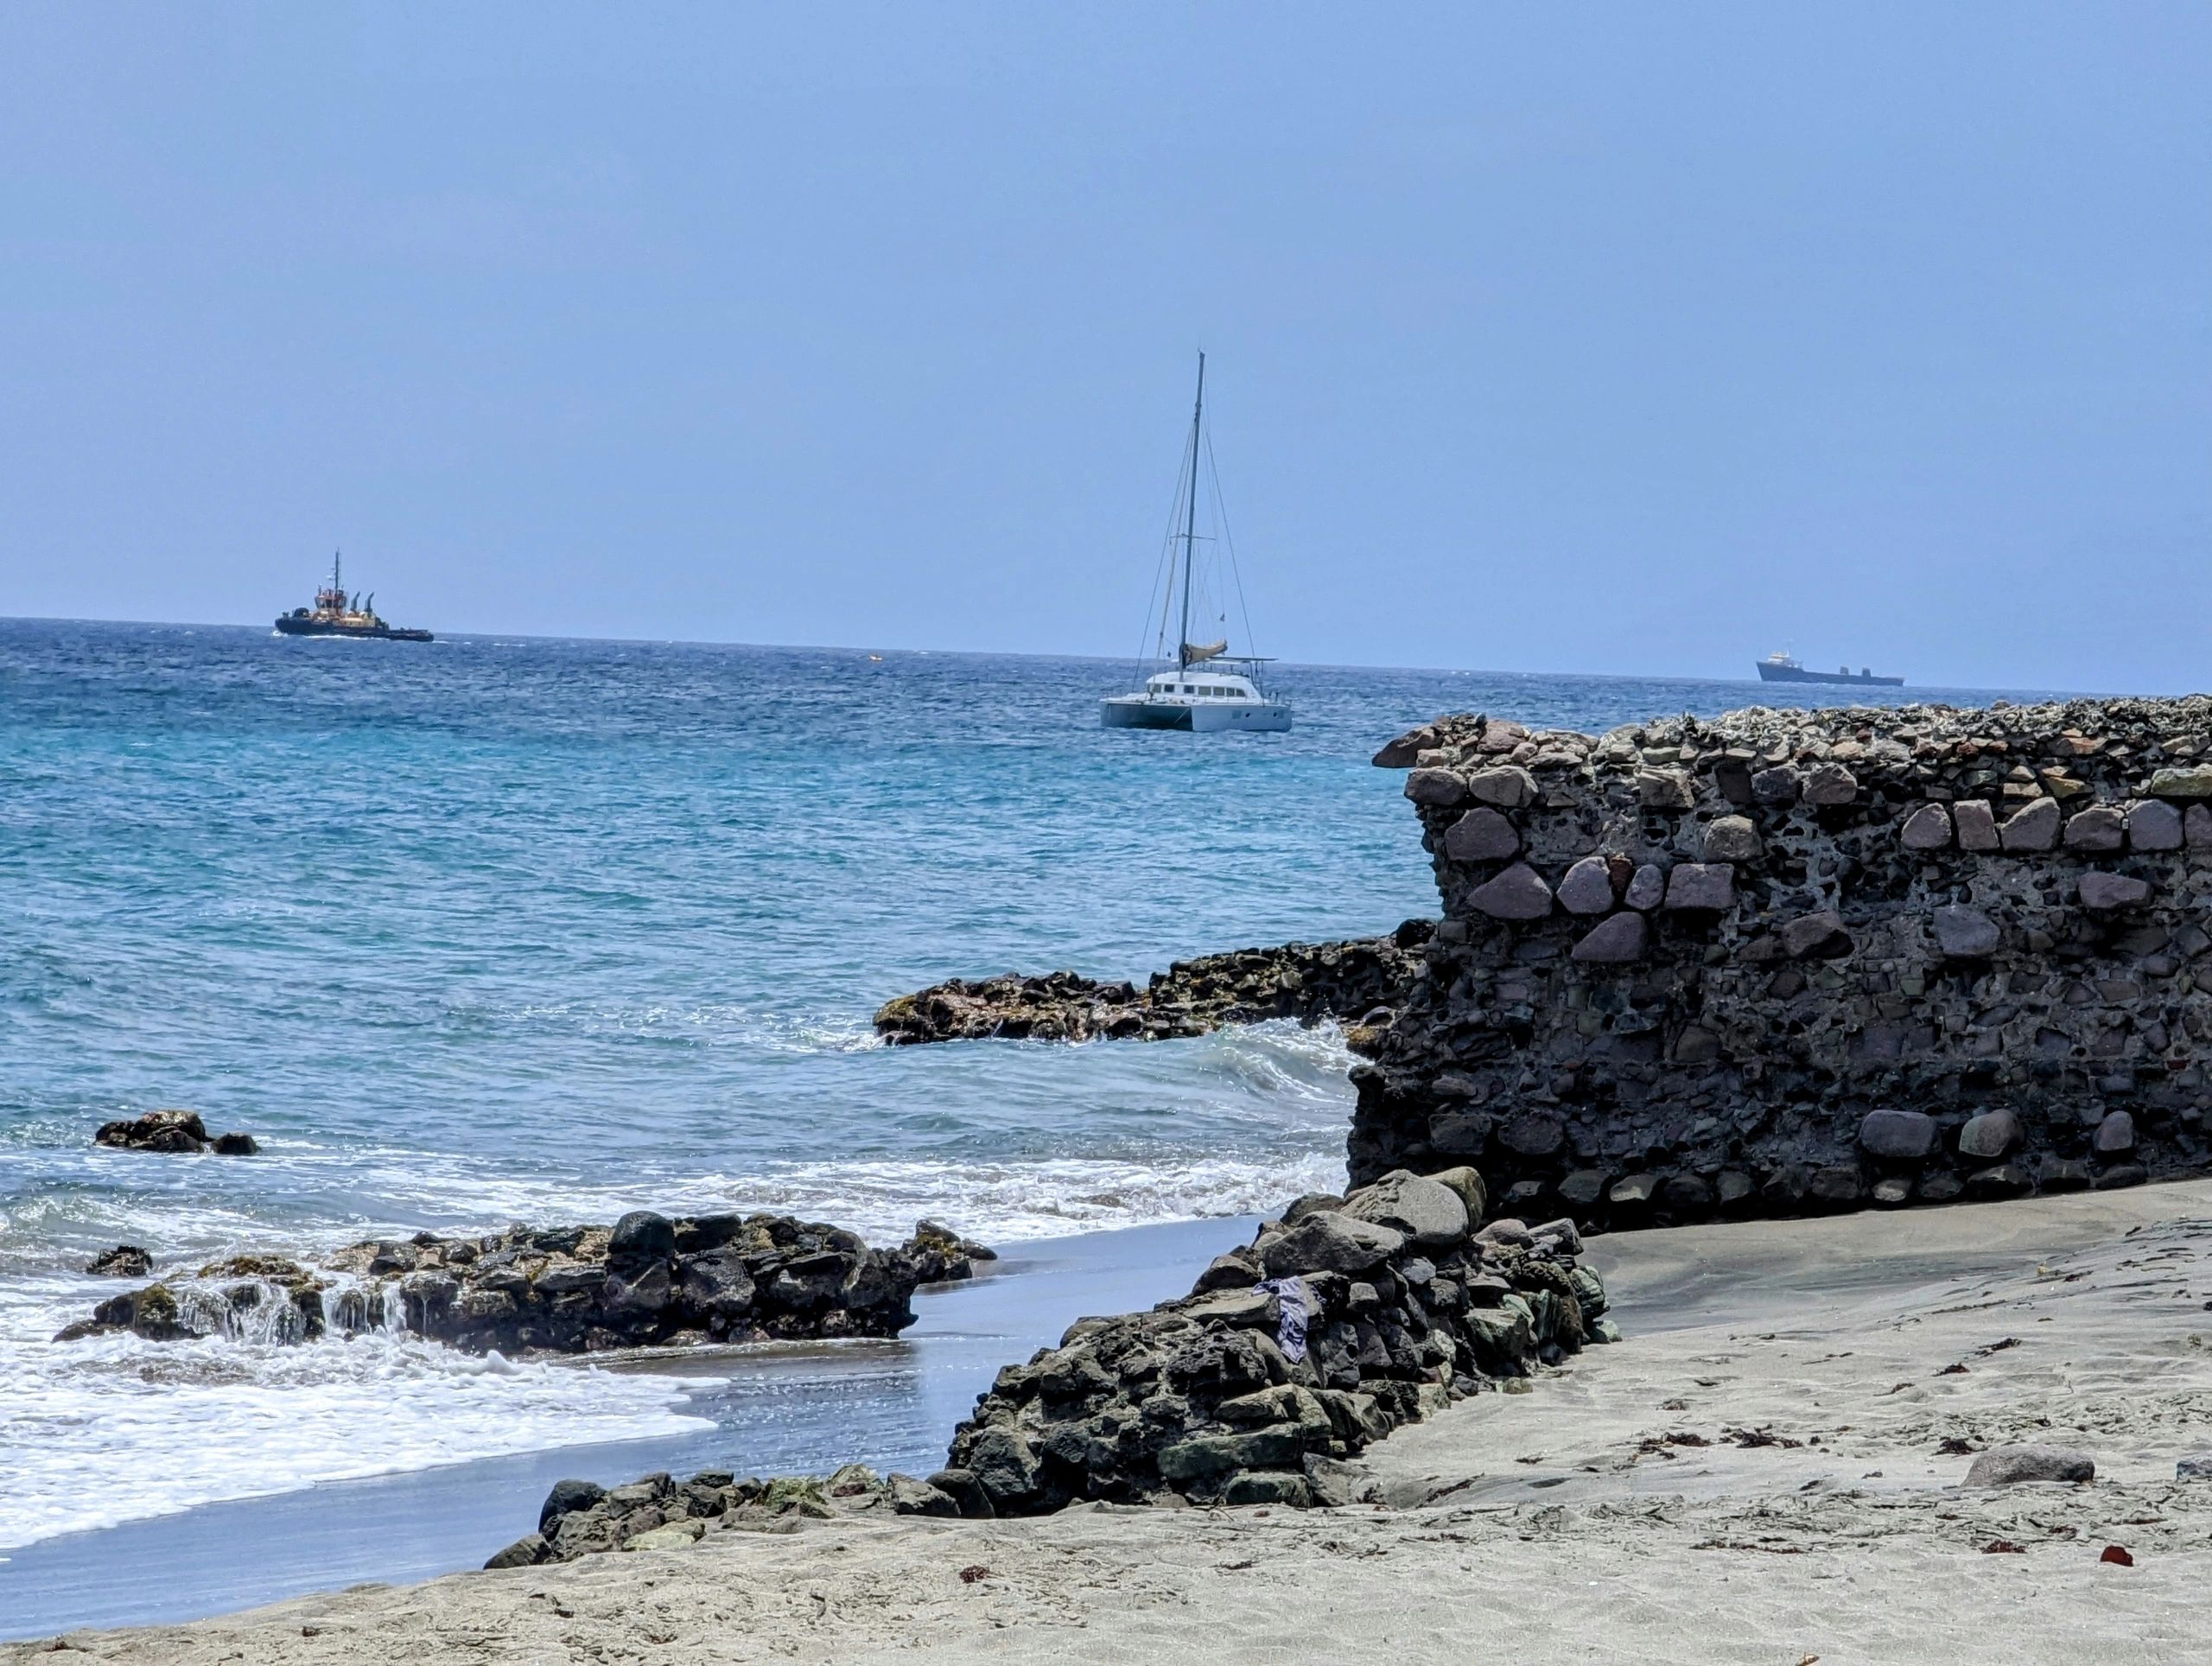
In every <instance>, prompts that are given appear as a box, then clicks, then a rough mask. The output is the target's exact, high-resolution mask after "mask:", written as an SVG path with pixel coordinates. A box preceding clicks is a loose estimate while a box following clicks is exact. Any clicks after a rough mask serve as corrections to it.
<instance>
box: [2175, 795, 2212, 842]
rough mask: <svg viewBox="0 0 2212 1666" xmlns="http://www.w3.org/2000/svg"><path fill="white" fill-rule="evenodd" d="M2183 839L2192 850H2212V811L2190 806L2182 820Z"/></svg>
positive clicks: (2200, 805) (2198, 806)
mask: <svg viewBox="0 0 2212 1666" xmlns="http://www.w3.org/2000/svg"><path fill="white" fill-rule="evenodd" d="M2181 837H2182V843H2183V844H2185V845H2187V846H2188V847H2189V848H2190V849H2191V850H2212V809H2208V808H2206V807H2205V806H2204V805H2202V804H2191V805H2190V807H2189V809H2188V810H2187V811H2185V812H2184V813H2183V816H2182V818H2181Z"/></svg>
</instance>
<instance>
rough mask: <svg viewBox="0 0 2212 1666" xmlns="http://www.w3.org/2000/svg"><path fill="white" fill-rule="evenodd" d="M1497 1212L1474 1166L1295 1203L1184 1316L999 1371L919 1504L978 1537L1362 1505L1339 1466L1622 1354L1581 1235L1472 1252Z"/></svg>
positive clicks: (1564, 1231) (1394, 1178)
mask: <svg viewBox="0 0 2212 1666" xmlns="http://www.w3.org/2000/svg"><path fill="white" fill-rule="evenodd" d="M1483 1207H1484V1187H1483V1182H1482V1180H1481V1179H1480V1178H1479V1177H1478V1175H1477V1174H1476V1173H1475V1172H1474V1171H1473V1170H1472V1169H1470V1168H1466V1167H1457V1168H1453V1169H1450V1170H1447V1171H1446V1172H1444V1173H1438V1174H1435V1175H1433V1176H1427V1177H1422V1176H1416V1175H1414V1174H1411V1173H1402V1172H1400V1173H1390V1174H1387V1175H1384V1176H1383V1177H1382V1178H1381V1179H1379V1180H1376V1182H1375V1183H1374V1184H1373V1185H1370V1186H1363V1187H1362V1188H1360V1189H1359V1190H1357V1191H1356V1192H1353V1193H1352V1194H1351V1196H1350V1197H1349V1198H1344V1199H1338V1198H1333V1197H1318V1196H1317V1197H1308V1198H1303V1199H1300V1200H1299V1201H1298V1202H1297V1203H1295V1204H1294V1205H1291V1207H1290V1208H1289V1209H1287V1210H1286V1211H1284V1213H1283V1215H1282V1218H1281V1219H1279V1220H1272V1221H1268V1222H1267V1223H1266V1224H1263V1225H1262V1227H1261V1229H1260V1230H1259V1233H1258V1236H1257V1237H1256V1239H1255V1242H1254V1243H1252V1244H1250V1245H1249V1247H1247V1248H1244V1249H1241V1250H1233V1251H1231V1252H1230V1254H1228V1255H1225V1256H1221V1257H1220V1258H1219V1259H1217V1261H1215V1262H1213V1264H1212V1265H1211V1266H1210V1267H1209V1268H1207V1269H1206V1270H1205V1273H1204V1274H1203V1275H1200V1277H1199V1279H1198V1283H1197V1286H1196V1288H1194V1289H1193V1290H1192V1294H1190V1295H1189V1296H1187V1297H1185V1298H1182V1299H1180V1300H1174V1301H1168V1302H1163V1303H1162V1304H1160V1306H1159V1307H1155V1308H1154V1309H1153V1310H1152V1311H1151V1312H1149V1313H1132V1314H1126V1315H1123V1316H1122V1317H1119V1318H1114V1319H1082V1320H1079V1321H1078V1322H1077V1324H1075V1325H1074V1326H1071V1328H1070V1329H1069V1331H1068V1332H1067V1334H1066V1335H1065V1337H1064V1338H1063V1339H1061V1343H1060V1345H1059V1346H1058V1347H1057V1348H1052V1349H1046V1350H1044V1351H1040V1352H1039V1353H1038V1354H1037V1355H1035V1356H1034V1357H1033V1358H1032V1359H1030V1361H1029V1362H1028V1363H1027V1364H1023V1365H1012V1366H1008V1367H1007V1369H1006V1370H1002V1371H1001V1372H1000V1373H999V1377H998V1379H997V1381H996V1382H995V1383H994V1384H993V1385H992V1387H991V1389H990V1390H989V1392H988V1393H987V1394H985V1395H984V1396H982V1399H981V1400H980V1401H978V1402H977V1404H976V1413H975V1415H974V1416H972V1417H971V1418H969V1420H968V1421H966V1422H964V1423H963V1424H962V1425H961V1426H960V1428H959V1429H958V1430H957V1432H956V1434H954V1436H953V1440H952V1447H951V1451H950V1461H949V1463H948V1465H947V1466H946V1467H945V1468H944V1469H943V1470H941V1471H939V1472H938V1473H937V1474H935V1475H933V1476H931V1477H930V1478H929V1479H928V1481H927V1483H926V1484H925V1485H927V1486H928V1487H929V1488H930V1489H931V1490H932V1493H933V1494H934V1495H941V1496H942V1497H944V1499H946V1500H948V1501H949V1506H950V1509H957V1510H958V1511H959V1512H960V1513H961V1514H963V1515H967V1516H992V1515H999V1516H1021V1515H1034V1514H1038V1513H1039V1512H1042V1511H1046V1510H1057V1509H1058V1508H1060V1507H1061V1506H1063V1505H1065V1504H1069V1503H1071V1502H1073V1501H1075V1500H1078V1499H1104V1500H1109V1501H1114V1502H1119V1503H1128V1504H1158V1503H1175V1502H1180V1501H1183V1500H1190V1501H1193V1502H1198V1503H1208V1504H1213V1503H1219V1504H1292V1505H1309V1504H1344V1503H1349V1502H1351V1497H1352V1493H1351V1478H1350V1477H1349V1476H1348V1474H1347V1472H1345V1470H1344V1467H1343V1465H1342V1461H1341V1460H1343V1459H1346V1458H1348V1457H1350V1456H1351V1455H1352V1454H1354V1453H1357V1452H1359V1451H1360V1450H1361V1449H1362V1448H1363V1447H1366V1446H1367V1445H1369V1444H1370V1442H1372V1441H1375V1440H1381V1439H1382V1438H1383V1436H1384V1435H1386V1434H1389V1432H1390V1431H1391V1430H1392V1429H1393V1428H1396V1427H1397V1426H1398V1425H1400V1424H1402V1423H1404V1422H1407V1421H1411V1420H1413V1419H1415V1418H1418V1417H1421V1416H1423V1415H1427V1414H1428V1413H1431V1412H1433V1411H1435V1410H1437V1409H1438V1408H1441V1407H1442V1406H1444V1405H1446V1403H1448V1402H1451V1401H1452V1400H1455V1399H1458V1398H1461V1397H1463V1396H1466V1395H1470V1394H1472V1393H1475V1392H1478V1390H1481V1389H1486V1388H1495V1387H1497V1386H1498V1385H1499V1384H1500V1383H1513V1382H1516V1381H1517V1380H1518V1379H1522V1378H1525V1377H1528V1376H1529V1374H1530V1373H1531V1372H1532V1370H1534V1369H1535V1367H1536V1366H1537V1365H1538V1364H1542V1363H1556V1362H1557V1361H1559V1360H1560V1359H1561V1358H1564V1357H1565V1356H1566V1355H1567V1354H1570V1353H1572V1352H1573V1351H1576V1350H1578V1349H1579V1348H1580V1347H1581V1346H1582V1345H1583V1344H1584V1343H1585V1342H1586V1341H1587V1340H1591V1339H1593V1338H1594V1339H1611V1336H1612V1334H1613V1332H1612V1329H1611V1325H1610V1323H1609V1322H1607V1321H1605V1320H1604V1319H1601V1317H1600V1315H1602V1314H1603V1313H1604V1312H1605V1290H1604V1288H1603V1287H1602V1286H1601V1285H1600V1284H1599V1281H1598V1279H1597V1277H1596V1275H1594V1274H1592V1273H1591V1272H1590V1271H1589V1270H1588V1269H1585V1268H1582V1267H1580V1266H1579V1265H1578V1264H1577V1262H1576V1260H1575V1256H1576V1253H1577V1251H1578V1250H1580V1239H1579V1238H1578V1237H1577V1236H1576V1234H1575V1230H1574V1228H1573V1224H1571V1223H1569V1222H1566V1221H1558V1222H1554V1223H1552V1224H1548V1225H1545V1226H1540V1227H1537V1228H1536V1229H1535V1230H1528V1229H1526V1228H1524V1227H1522V1225H1521V1224H1520V1223H1518V1222H1515V1221H1497V1222H1494V1223H1492V1224H1491V1225H1489V1226H1487V1227H1485V1228H1484V1229H1483V1230H1481V1231H1479V1232H1478V1231H1475V1230H1472V1226H1471V1224H1472V1223H1473V1222H1474V1221H1476V1220H1478V1219H1479V1218H1481V1215H1482V1212H1483ZM921 1497H922V1498H923V1501H924V1503H926V1504H931V1505H932V1506H933V1507H935V1508H937V1509H938V1510H940V1511H943V1510H945V1509H946V1508H947V1506H944V1505H936V1504H935V1503H934V1497H932V1496H931V1495H928V1494H925V1495H921ZM915 1507H917V1508H918V1507H921V1505H919V1504H918V1505H916V1506H915Z"/></svg>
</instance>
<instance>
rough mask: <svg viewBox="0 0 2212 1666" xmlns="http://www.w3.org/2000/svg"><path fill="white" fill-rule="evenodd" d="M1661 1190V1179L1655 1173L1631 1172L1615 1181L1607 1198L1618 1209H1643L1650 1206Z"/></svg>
mask: <svg viewBox="0 0 2212 1666" xmlns="http://www.w3.org/2000/svg"><path fill="white" fill-rule="evenodd" d="M1658 1192H1659V1180H1658V1177H1657V1176H1656V1175H1654V1174H1630V1175H1627V1176H1624V1178H1622V1179H1620V1180H1615V1181H1614V1182H1613V1189H1612V1190H1611V1192H1607V1193H1606V1194H1605V1195H1606V1200H1607V1201H1608V1202H1610V1203H1611V1205H1613V1207H1614V1208H1616V1209H1630V1210H1633V1209H1643V1208H1647V1207H1649V1205H1650V1202H1651V1200H1652V1199H1653V1198H1655V1197H1656V1196H1657V1195H1658Z"/></svg>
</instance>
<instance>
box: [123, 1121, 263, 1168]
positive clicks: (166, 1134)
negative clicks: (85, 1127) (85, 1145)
mask: <svg viewBox="0 0 2212 1666" xmlns="http://www.w3.org/2000/svg"><path fill="white" fill-rule="evenodd" d="M92 1142H93V1143H94V1144H95V1145H104V1146H109V1147H111V1148H114V1149H115V1150H118V1151H177V1152H193V1151H212V1152H213V1153H215V1154H216V1155H218V1156H219V1157H251V1156H252V1155H253V1154H254V1153H255V1152H257V1151H258V1150H260V1149H261V1147H260V1146H259V1145H258V1144H257V1142H256V1141H255V1140H254V1137H253V1135H251V1134H210V1133H208V1132H207V1124H206V1123H205V1122H201V1121H200V1113H199V1112H198V1111H196V1110H149V1111H148V1112H147V1113H146V1114H145V1115H144V1116H136V1117H131V1118H129V1119H128V1120H125V1121H123V1122H103V1123H101V1124H100V1127H99V1132H98V1133H96V1134H94V1135H92Z"/></svg>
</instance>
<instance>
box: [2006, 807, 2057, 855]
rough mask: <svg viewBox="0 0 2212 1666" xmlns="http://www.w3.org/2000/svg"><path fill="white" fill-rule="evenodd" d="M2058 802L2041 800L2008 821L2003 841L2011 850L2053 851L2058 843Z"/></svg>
mask: <svg viewBox="0 0 2212 1666" xmlns="http://www.w3.org/2000/svg"><path fill="white" fill-rule="evenodd" d="M2058 823H2059V813H2058V800H2057V799H2056V798H2037V799H2034V800H2032V801H2031V803H2029V804H2027V805H2026V807H2025V808H2024V809H2020V810H2016V811H2013V812H2012V815H2010V816H2008V817H2005V825H2004V826H2003V827H2002V828H2000V829H1999V830H1998V837H1999V843H2001V844H2002V845H2003V846H2004V848H2005V849H2007V850H2051V849H2056V848H2057V844H2058Z"/></svg>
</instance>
